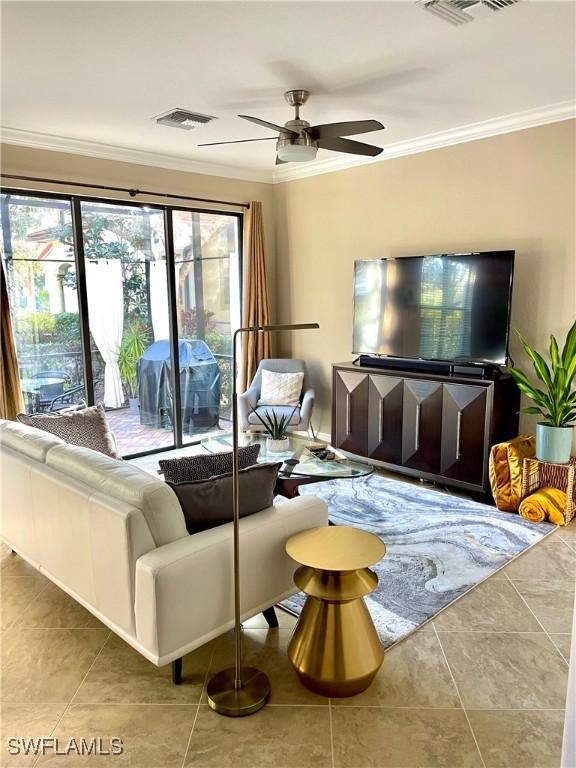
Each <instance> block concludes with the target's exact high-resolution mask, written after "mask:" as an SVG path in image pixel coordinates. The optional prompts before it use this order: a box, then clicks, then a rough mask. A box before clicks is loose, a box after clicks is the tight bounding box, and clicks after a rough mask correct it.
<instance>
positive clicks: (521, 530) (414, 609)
mask: <svg viewBox="0 0 576 768" xmlns="http://www.w3.org/2000/svg"><path fill="white" fill-rule="evenodd" d="M299 491H300V494H301V495H303V496H304V495H313V496H318V497H320V498H321V499H324V501H325V502H326V503H327V504H328V508H329V515H330V519H331V520H332V521H333V522H334V523H335V524H336V525H351V526H354V527H356V528H363V529H364V530H366V531H370V532H372V533H375V534H376V535H377V536H379V537H380V538H381V539H382V540H383V541H384V542H385V544H386V555H385V557H384V558H383V559H382V560H381V561H380V562H379V563H377V564H376V565H375V566H372V568H373V570H374V571H375V572H376V573H377V574H378V587H377V588H376V590H375V592H373V593H372V594H371V595H368V597H367V598H365V599H366V604H367V606H368V609H369V610H370V613H371V615H372V618H373V620H374V624H375V625H376V629H377V630H378V634H379V635H380V639H381V641H382V643H383V645H384V646H385V647H390V646H391V645H393V644H394V643H396V642H398V640H401V639H402V638H404V637H406V636H407V635H409V634H410V633H411V632H413V631H414V630H415V629H417V628H418V627H419V626H421V625H422V624H424V623H425V622H426V621H428V620H429V619H431V618H433V617H434V616H435V615H436V614H437V613H439V612H440V611H441V610H442V609H444V608H446V607H447V606H448V605H450V603H452V602H454V600H456V599H458V598H459V597H461V596H462V595H463V594H465V593H466V592H468V591H469V590H470V589H472V588H473V587H475V586H476V585H477V584H479V583H480V582H481V581H484V579H486V578H487V577H488V576H490V575H491V574H493V573H494V572H495V571H497V570H498V569H499V568H501V567H502V566H504V565H506V564H507V563H509V562H510V561H511V560H513V559H514V558H515V557H516V556H517V555H519V554H520V553H521V552H523V551H524V550H526V549H528V548H529V547H531V546H532V545H534V544H536V543H537V542H539V541H541V539H543V538H544V537H545V536H546V535H548V534H549V533H551V532H552V531H553V530H554V529H555V528H556V526H555V525H552V524H550V523H530V522H528V521H527V520H524V519H523V518H521V517H520V516H519V515H516V514H511V513H509V512H499V511H498V510H497V509H496V507H491V506H488V505H486V504H479V503H477V502H475V501H470V500H467V499H462V498H458V497H456V496H449V495H447V494H444V493H440V492H439V491H436V490H433V489H431V488H429V487H426V486H419V485H414V484H411V483H405V482H401V481H398V480H391V479H389V478H387V477H383V476H382V475H378V474H373V475H370V476H369V477H366V478H362V479H357V480H330V481H328V482H324V483H314V484H311V485H304V486H301V487H300V488H299ZM304 599H305V595H304V594H303V593H302V592H300V593H298V594H297V595H294V597H292V598H289V599H288V600H285V601H284V602H283V603H282V604H283V605H284V606H286V607H287V608H288V609H290V610H292V611H295V612H297V613H299V612H300V611H301V609H302V606H303V604H304Z"/></svg>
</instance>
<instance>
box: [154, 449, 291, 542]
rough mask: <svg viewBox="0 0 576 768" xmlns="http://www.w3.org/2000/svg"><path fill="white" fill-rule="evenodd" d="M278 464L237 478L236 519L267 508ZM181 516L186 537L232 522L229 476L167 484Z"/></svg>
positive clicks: (262, 466) (252, 469) (258, 467)
mask: <svg viewBox="0 0 576 768" xmlns="http://www.w3.org/2000/svg"><path fill="white" fill-rule="evenodd" d="M281 466H282V464H257V465H256V466H253V467H248V468H247V469H243V470H241V471H240V473H239V478H240V517H247V516H248V515H253V514H255V513H256V512H260V510H262V509H266V508H267V507H271V506H272V503H273V501H274V486H275V485H276V478H277V477H278V471H279V469H280V467H281ZM168 485H169V486H170V488H172V490H173V491H174V493H175V494H176V496H177V497H178V501H179V502H180V506H181V507H182V511H183V512H184V518H185V520H186V528H187V529H188V533H199V532H200V531H206V530H208V528H215V527H216V526H217V525H223V524H224V523H229V522H230V521H231V520H232V517H233V515H232V473H231V472H230V473H228V474H226V475H218V476H217V477H211V478H209V479H208V480H196V481H195V482H192V483H168Z"/></svg>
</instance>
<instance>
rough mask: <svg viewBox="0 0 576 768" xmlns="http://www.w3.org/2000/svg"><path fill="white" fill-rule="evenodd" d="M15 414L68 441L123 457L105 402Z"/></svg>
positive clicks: (31, 425)
mask: <svg viewBox="0 0 576 768" xmlns="http://www.w3.org/2000/svg"><path fill="white" fill-rule="evenodd" d="M16 418H17V419H18V421H20V422H21V423H22V424H27V425H28V426H29V427H36V429H43V430H44V432H50V433H51V434H52V435H56V437H60V438H61V439H62V440H64V442H66V443H68V444H69V445H79V446H81V447H82V448H91V449H92V450H93V451H98V452H99V453H104V454H106V456H111V457H112V458H113V459H120V458H121V456H120V455H119V454H118V452H117V450H116V441H115V439H114V435H113V434H112V432H111V431H110V427H109V426H108V420H107V419H106V413H105V412H104V407H103V406H102V405H93V406H90V407H89V408H82V409H80V410H79V411H66V412H64V413H37V414H35V415H33V416H28V414H26V413H19V414H18V415H17V416H16Z"/></svg>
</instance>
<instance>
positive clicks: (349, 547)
mask: <svg viewBox="0 0 576 768" xmlns="http://www.w3.org/2000/svg"><path fill="white" fill-rule="evenodd" d="M286 552H287V553H288V554H289V555H290V557H291V558H292V559H293V560H296V562H297V563H301V564H302V565H308V566H309V567H310V568H318V569H320V570H322V571H355V570H358V569H359V568H367V567H368V566H369V565H373V564H374V563H377V562H378V561H379V560H381V559H382V558H383V557H384V554H385V553H386V545H385V544H384V542H383V541H382V540H381V539H379V538H378V536H375V535H374V534H373V533H368V532H367V531H361V530H359V529H358V528H350V527H349V526H345V525H323V526H321V527H320V528H309V529H308V530H306V531H301V532H300V533H297V534H296V535H295V536H291V537H290V538H289V539H288V541H287V542H286Z"/></svg>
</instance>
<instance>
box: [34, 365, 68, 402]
mask: <svg viewBox="0 0 576 768" xmlns="http://www.w3.org/2000/svg"><path fill="white" fill-rule="evenodd" d="M30 379H32V380H33V379H59V381H57V382H55V383H54V384H41V385H40V386H39V387H38V390H37V392H38V408H39V409H40V410H45V409H46V408H47V406H49V405H50V403H51V402H52V400H53V399H54V398H55V397H57V396H58V395H61V394H62V393H63V392H64V388H65V385H66V384H69V383H70V376H69V375H68V374H67V373H66V371H56V370H48V371H37V372H36V373H34V374H32V376H30Z"/></svg>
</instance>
